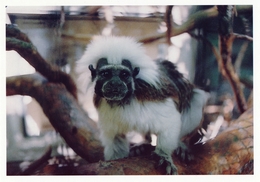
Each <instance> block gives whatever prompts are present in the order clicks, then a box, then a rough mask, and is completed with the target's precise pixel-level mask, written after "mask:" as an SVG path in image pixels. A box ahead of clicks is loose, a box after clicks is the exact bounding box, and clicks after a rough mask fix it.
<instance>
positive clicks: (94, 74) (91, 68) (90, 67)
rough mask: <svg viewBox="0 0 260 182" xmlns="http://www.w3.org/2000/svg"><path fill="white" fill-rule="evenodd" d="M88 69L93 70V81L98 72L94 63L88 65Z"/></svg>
mask: <svg viewBox="0 0 260 182" xmlns="http://www.w3.org/2000/svg"><path fill="white" fill-rule="evenodd" d="M88 69H89V70H90V71H91V76H92V82H93V81H94V79H95V78H96V75H97V72H96V70H95V68H94V67H93V65H92V64H91V65H89V66H88Z"/></svg>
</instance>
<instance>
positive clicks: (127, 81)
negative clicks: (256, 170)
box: [89, 58, 139, 103]
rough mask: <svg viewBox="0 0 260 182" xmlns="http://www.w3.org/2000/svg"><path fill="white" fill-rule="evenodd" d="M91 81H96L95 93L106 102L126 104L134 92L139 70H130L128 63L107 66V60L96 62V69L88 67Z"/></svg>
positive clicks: (124, 61) (126, 61)
mask: <svg viewBox="0 0 260 182" xmlns="http://www.w3.org/2000/svg"><path fill="white" fill-rule="evenodd" d="M89 69H90V71H91V74H92V80H93V81H94V80H95V79H96V85H95V93H96V94H97V95H98V96H100V97H104V98H105V99H106V100H107V101H110V102H111V101H112V102H113V101H115V102H120V103H122V102H124V103H125V102H127V100H128V99H130V97H131V96H132V95H133V92H134V79H135V76H136V75H137V74H138V73H139V68H134V69H133V68H132V65H131V63H130V61H128V60H122V64H121V65H113V64H109V63H108V61H107V59H105V58H102V59H100V60H99V61H98V64H97V68H96V69H94V68H93V66H92V65H90V66H89Z"/></svg>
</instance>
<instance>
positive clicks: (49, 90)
mask: <svg viewBox="0 0 260 182" xmlns="http://www.w3.org/2000/svg"><path fill="white" fill-rule="evenodd" d="M6 93H7V96H9V95H17V94H19V95H29V96H32V97H34V98H35V99H36V100H37V102H38V103H39V104H40V105H41V107H42V109H43V111H44V113H45V115H46V116H47V117H48V118H49V120H50V122H51V124H52V125H53V127H54V128H55V129H56V130H57V131H58V132H59V133H60V135H61V136H62V137H63V138H64V140H65V141H66V143H67V144H68V145H69V146H70V147H71V148H72V149H73V150H74V151H75V152H76V153H77V154H78V155H79V156H81V157H82V158H84V159H86V160H87V161H89V162H96V161H99V160H100V159H102V158H103V148H102V147H101V144H100V142H99V140H98V139H97V138H98V136H97V135H98V130H97V127H96V124H95V122H94V121H92V120H91V119H90V118H89V117H88V116H87V115H86V113H85V112H84V111H83V110H82V108H81V107H80V106H79V105H78V103H77V102H76V100H75V99H74V98H73V97H72V96H71V94H69V93H68V92H67V90H66V89H65V86H64V85H63V84H57V83H51V82H48V81H47V80H46V79H45V78H44V77H42V76H40V75H25V76H15V77H9V78H7V80H6ZM50 105H51V107H50Z"/></svg>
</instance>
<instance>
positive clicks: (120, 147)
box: [102, 135, 129, 160]
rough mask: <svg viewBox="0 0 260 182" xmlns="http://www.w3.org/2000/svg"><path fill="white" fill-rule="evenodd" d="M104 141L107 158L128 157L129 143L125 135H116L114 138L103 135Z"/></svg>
mask: <svg viewBox="0 0 260 182" xmlns="http://www.w3.org/2000/svg"><path fill="white" fill-rule="evenodd" d="M102 141H103V142H102V143H103V145H104V147H105V149H104V155H105V160H114V159H121V158H124V157H128V154H129V143H128V141H127V139H126V137H125V135H116V136H115V137H114V138H111V139H110V138H105V136H103V139H102Z"/></svg>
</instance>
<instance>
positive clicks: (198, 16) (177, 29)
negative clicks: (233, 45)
mask: <svg viewBox="0 0 260 182" xmlns="http://www.w3.org/2000/svg"><path fill="white" fill-rule="evenodd" d="M236 7H237V12H238V13H240V12H241V13H244V12H248V11H252V6H236ZM217 16H218V10H217V8H216V6H214V7H212V8H209V9H207V10H201V11H198V12H196V13H194V14H193V15H191V16H190V17H189V19H188V20H187V21H186V22H185V23H183V24H182V25H179V26H177V25H174V27H172V28H171V36H177V35H180V34H182V33H186V32H189V31H191V30H193V29H195V28H198V26H199V25H200V24H201V23H203V22H205V20H208V19H211V18H215V17H217ZM165 35H166V34H165V33H158V34H155V35H148V36H146V37H144V38H142V39H140V40H139V41H140V42H142V43H145V44H146V43H151V42H153V41H156V40H158V39H161V38H164V37H165ZM245 37H247V38H249V37H248V36H245ZM249 39H250V38H249Z"/></svg>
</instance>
